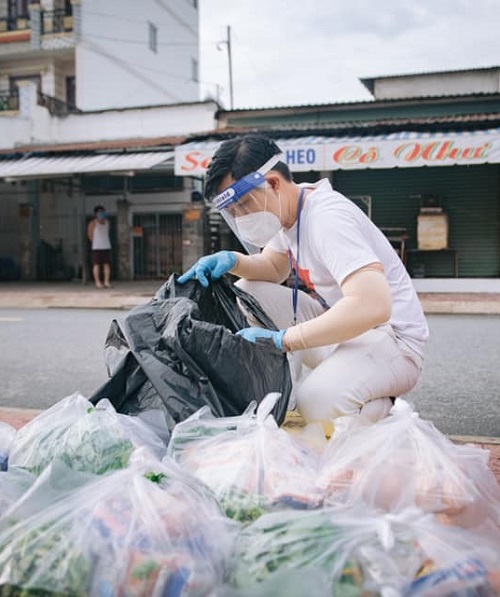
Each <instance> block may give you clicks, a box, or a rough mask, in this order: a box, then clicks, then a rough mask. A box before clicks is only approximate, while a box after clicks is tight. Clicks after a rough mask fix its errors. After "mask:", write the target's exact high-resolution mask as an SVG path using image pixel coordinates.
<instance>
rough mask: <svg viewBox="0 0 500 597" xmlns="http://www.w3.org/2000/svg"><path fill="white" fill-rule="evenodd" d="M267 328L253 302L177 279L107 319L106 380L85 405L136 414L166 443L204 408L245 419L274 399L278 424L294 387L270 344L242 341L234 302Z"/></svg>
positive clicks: (220, 284)
mask: <svg viewBox="0 0 500 597" xmlns="http://www.w3.org/2000/svg"><path fill="white" fill-rule="evenodd" d="M237 298H238V299H239V300H240V301H241V302H242V304H243V305H244V307H245V309H246V310H247V311H248V312H249V313H251V314H252V315H253V316H254V317H256V318H257V319H258V320H259V321H260V322H261V324H262V325H263V326H264V327H266V328H269V329H274V330H275V329H277V328H276V326H275V324H274V323H273V322H272V321H271V320H270V319H269V317H268V316H267V315H266V314H265V312H264V311H263V310H262V308H261V307H260V305H259V304H258V303H257V301H256V300H255V299H254V298H253V297H252V296H250V295H249V294H247V293H246V292H244V291H243V290H241V289H240V288H238V287H237V286H234V285H233V284H231V283H230V282H228V281H226V280H224V279H221V280H218V281H217V282H212V283H211V284H210V285H209V287H208V288H204V287H203V286H201V284H199V283H198V282H197V281H194V280H191V281H188V282H187V283H186V284H183V285H180V284H178V283H177V282H176V276H175V275H172V276H171V277H170V278H169V280H168V281H167V282H166V283H165V284H164V285H163V286H162V287H161V288H160V289H159V290H158V292H157V293H156V295H155V297H154V298H153V299H152V300H151V301H150V302H149V303H147V304H145V305H141V306H139V307H136V308H134V309H132V310H131V311H130V312H129V313H128V314H127V315H126V317H125V318H124V320H123V322H122V323H119V322H118V321H117V320H113V322H112V324H111V327H110V330H109V333H108V337H107V338H106V343H105V355H106V364H107V367H108V371H109V374H110V379H109V380H108V381H107V382H106V383H105V384H104V385H103V386H101V387H100V388H99V389H98V390H97V391H96V392H95V393H94V395H93V396H92V397H91V398H90V401H91V402H92V403H94V404H95V403H97V402H98V401H99V400H100V399H102V398H108V399H109V400H110V401H111V402H112V404H113V406H114V407H115V408H116V410H117V411H118V412H121V413H125V414H131V415H139V416H141V418H143V419H144V420H145V421H146V422H148V423H149V424H150V425H151V426H152V427H153V428H154V429H155V431H156V432H157V433H158V434H159V435H160V436H161V437H162V438H163V439H164V440H165V441H168V439H169V437H170V432H171V431H172V429H173V427H174V426H175V424H176V423H178V422H180V421H183V420H185V419H186V418H187V417H189V416H190V415H192V414H193V413H194V412H196V411H197V410H199V409H200V408H201V407H202V406H205V405H208V406H209V407H210V409H211V411H212V413H213V415H214V416H216V417H228V416H236V415H240V414H242V413H243V411H244V410H245V409H246V408H247V406H248V405H249V404H250V402H252V401H254V400H255V401H256V402H258V403H259V402H260V401H261V400H262V399H263V398H264V396H265V395H266V394H267V393H269V392H280V393H281V398H280V400H279V401H278V403H277V404H276V407H275V409H274V411H273V415H274V417H275V419H276V421H277V422H278V423H279V424H281V422H282V421H283V419H284V417H285V414H286V409H287V405H288V400H289V397H290V392H291V388H292V383H291V376H290V370H289V367H288V361H287V358H286V356H285V355H284V354H283V353H282V352H281V351H279V350H278V349H277V348H276V347H275V346H274V343H273V342H272V340H267V339H266V340H263V341H259V342H258V343H255V344H254V343H252V342H248V341H247V340H244V339H243V338H241V337H239V336H236V335H235V332H237V331H238V330H241V329H243V328H245V327H248V323H247V321H246V318H245V317H244V315H243V314H242V312H241V310H240V308H239V307H238V304H237V302H236V299H237Z"/></svg>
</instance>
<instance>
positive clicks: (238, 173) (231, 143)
mask: <svg viewBox="0 0 500 597" xmlns="http://www.w3.org/2000/svg"><path fill="white" fill-rule="evenodd" d="M278 153H281V149H280V148H279V147H278V146H277V145H276V143H275V142H274V141H273V140H272V139H269V137H266V136H265V135H262V134H255V133H251V134H248V135H244V136H242V137H236V138H235V139H229V140H228V141H224V142H223V143H222V145H221V146H220V147H219V148H218V149H217V151H216V152H215V154H214V156H213V158H212V161H211V162H210V165H209V167H208V170H207V175H206V178H205V197H206V198H207V199H212V198H213V197H214V196H215V195H217V193H218V191H219V185H220V183H221V181H222V179H223V178H224V177H225V176H226V175H227V174H230V175H231V176H232V178H234V180H238V179H239V178H243V176H246V175H247V174H250V172H255V171H256V170H258V169H259V168H260V167H261V166H263V165H264V164H265V163H266V162H267V160H269V159H271V158H272V157H273V155H276V154H278ZM272 169H273V170H276V171H277V172H279V173H280V174H281V175H282V176H283V177H284V178H285V180H288V181H291V180H292V175H291V174H290V169H289V168H288V166H287V165H286V164H285V163H283V162H278V163H277V164H276V165H275V166H273V168H272Z"/></svg>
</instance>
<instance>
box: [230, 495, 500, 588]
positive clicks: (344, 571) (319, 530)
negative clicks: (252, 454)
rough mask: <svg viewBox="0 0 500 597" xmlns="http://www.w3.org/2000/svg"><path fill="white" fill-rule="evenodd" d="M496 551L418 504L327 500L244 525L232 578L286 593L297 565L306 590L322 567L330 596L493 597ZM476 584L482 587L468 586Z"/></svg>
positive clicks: (238, 584)
mask: <svg viewBox="0 0 500 597" xmlns="http://www.w3.org/2000/svg"><path fill="white" fill-rule="evenodd" d="M499 558H500V555H499V552H498V543H497V544H494V543H489V542H488V541H484V540H483V538H481V537H479V536H478V535H476V534H474V533H471V532H469V531H466V530H464V529H460V528H457V527H446V526H443V525H442V524H440V523H439V522H438V521H437V520H436V517H435V516H434V515H429V514H425V513H423V512H422V511H419V510H417V509H409V510H405V511H402V512H401V513H399V514H398V515H393V514H380V513H379V512H376V511H374V510H371V509H370V508H367V507H366V506H364V507H363V506H357V507H350V506H337V507H326V508H323V509H321V510H316V511H312V512H292V511H283V512H276V513H271V514H265V515H263V516H262V517H261V518H259V520H257V521H256V522H254V523H252V524H251V525H250V526H248V527H246V528H245V529H243V530H242V531H241V533H240V534H239V536H238V538H237V541H236V543H235V547H234V551H233V558H232V561H231V568H230V574H229V583H230V584H231V585H232V586H234V587H236V588H237V589H238V590H243V589H247V590H248V592H249V594H250V595H252V594H254V595H260V593H259V590H258V589H259V588H260V587H262V588H263V589H264V590H266V587H268V586H274V587H275V594H276V595H281V594H284V593H283V592H282V589H283V588H284V587H285V586H286V585H285V578H286V574H287V573H288V572H292V571H293V572H298V571H300V572H302V576H303V579H304V582H305V583H307V581H309V587H308V586H307V584H306V585H305V586H304V584H303V585H302V590H303V595H309V594H310V593H312V594H314V590H315V579H316V576H317V574H318V572H320V573H321V574H322V575H323V577H324V576H325V575H326V577H327V578H328V581H329V590H328V591H325V593H324V594H325V595H334V596H342V597H347V596H349V597H351V596H353V597H354V596H360V597H361V596H362V597H367V596H371V595H373V596H375V595H376V596H379V595H383V596H384V597H385V596H387V597H401V596H402V595H404V596H405V597H417V596H418V597H424V596H425V597H431V596H433V597H443V596H445V595H446V596H448V597H452V596H453V597H458V595H460V596H464V597H465V595H466V596H467V597H473V596H474V597H480V596H483V597H494V596H496V595H498V594H499V593H498V590H499V588H500V585H499V584H498V577H497V574H498V572H497V571H498V569H499V568H498V567H499V565H500V560H499ZM309 588H310V590H309ZM251 589H253V591H252V590H251ZM432 590H434V592H432ZM475 590H478V591H482V592H477V593H476V592H465V591H475ZM453 591H457V592H456V593H455V592H453ZM460 591H464V592H463V593H462V592H460ZM243 594H245V593H244V592H243ZM264 594H266V593H264Z"/></svg>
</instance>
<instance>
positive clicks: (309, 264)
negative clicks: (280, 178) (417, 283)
mask: <svg viewBox="0 0 500 597" xmlns="http://www.w3.org/2000/svg"><path fill="white" fill-rule="evenodd" d="M302 186H306V187H308V188H311V187H312V188H313V191H312V192H310V193H309V194H308V196H307V198H306V200H305V201H304V205H303V209H302V212H301V216H300V243H299V250H300V254H299V264H298V265H299V276H300V280H301V283H302V284H304V285H305V286H306V287H307V288H308V290H309V291H310V293H311V294H312V295H313V296H315V297H316V298H317V300H319V301H320V302H321V303H322V304H323V305H324V306H325V308H328V307H331V306H332V305H334V304H335V303H336V302H337V301H338V300H339V299H340V298H342V291H341V288H340V287H341V285H342V283H343V281H344V280H345V279H346V278H347V276H349V275H350V274H352V273H353V272H355V271H356V270H358V269H360V268H361V267H364V266H365V265H368V264H370V263H374V262H380V263H381V264H382V265H383V267H384V272H385V275H386V278H387V280H388V282H389V286H390V289H391V296H392V315H391V319H390V324H391V325H392V327H393V329H394V331H395V333H396V336H397V337H398V338H400V339H401V340H402V341H403V342H405V343H406V344H407V345H408V346H410V348H412V349H413V350H415V352H417V353H418V354H419V355H420V356H423V349H424V346H425V342H426V340H427V338H428V336H429V330H428V327H427V322H426V319H425V315H424V313H423V310H422V306H421V304H420V301H419V299H418V296H417V293H416V292H415V289H414V287H413V284H412V282H411V279H410V277H409V275H408V272H407V271H406V269H405V267H404V265H403V263H402V262H401V260H400V259H399V257H398V255H397V254H396V252H395V250H394V248H393V247H392V245H391V244H390V243H389V241H388V240H387V238H386V237H385V236H384V234H383V233H382V232H381V231H380V230H379V229H378V228H377V227H376V226H375V224H373V222H372V221H371V220H370V219H369V218H368V217H367V216H366V215H365V214H364V213H363V211H362V210H361V209H359V208H358V207H357V206H356V205H355V204H354V203H353V202H352V201H350V200H349V199H347V198H346V197H344V196H343V195H341V194H340V193H338V192H336V191H334V190H333V189H332V187H331V185H330V182H329V181H328V180H327V179H324V180H321V181H319V182H318V183H316V184H314V185H310V184H307V185H302ZM268 246H269V247H270V248H271V249H273V250H275V251H278V252H280V253H283V252H288V251H289V250H290V251H291V253H292V258H293V259H294V260H295V261H296V260H297V222H296V223H295V224H294V225H293V226H292V228H290V229H289V230H284V229H283V230H281V231H280V232H279V233H278V234H277V235H276V236H275V237H274V238H273V239H272V240H271V241H270V242H269V243H268Z"/></svg>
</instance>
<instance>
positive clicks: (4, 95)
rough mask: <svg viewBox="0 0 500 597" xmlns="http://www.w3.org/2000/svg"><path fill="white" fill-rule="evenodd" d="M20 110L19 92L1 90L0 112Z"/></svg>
mask: <svg viewBox="0 0 500 597" xmlns="http://www.w3.org/2000/svg"><path fill="white" fill-rule="evenodd" d="M9 110H12V111H18V110H19V94H18V92H17V91H0V112H7V111H9Z"/></svg>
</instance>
